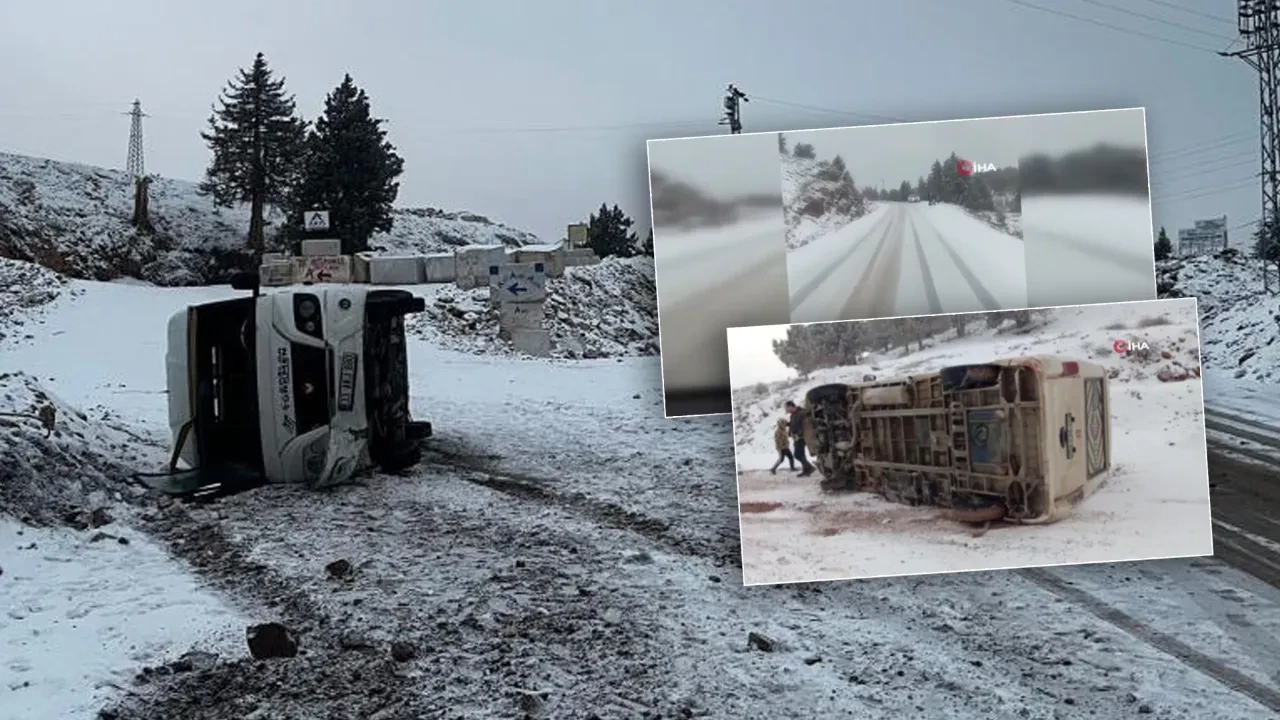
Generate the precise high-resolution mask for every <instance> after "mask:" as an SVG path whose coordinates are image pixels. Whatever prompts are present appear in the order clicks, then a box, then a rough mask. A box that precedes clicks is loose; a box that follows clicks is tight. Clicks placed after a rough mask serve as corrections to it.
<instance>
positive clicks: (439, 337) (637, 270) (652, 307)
mask: <svg viewBox="0 0 1280 720" xmlns="http://www.w3.org/2000/svg"><path fill="white" fill-rule="evenodd" d="M413 291H414V292H416V293H418V294H419V295H420V296H422V297H423V298H424V299H426V301H427V311H426V313H425V314H424V315H421V316H414V317H412V318H410V319H409V321H408V322H409V327H410V328H411V329H412V330H414V331H416V332H418V333H419V334H420V335H421V336H422V337H424V338H427V339H430V340H433V341H435V342H440V343H444V344H448V345H450V346H451V347H454V348H457V349H459V350H465V351H470V352H473V353H476V354H480V355H487V354H494V353H499V354H505V355H515V354H518V353H517V351H516V350H515V349H514V348H513V347H512V346H511V343H510V342H509V341H507V340H504V339H502V338H501V337H499V332H498V331H499V327H498V325H499V323H498V310H497V308H495V307H493V305H492V303H491V302H490V296H489V289H488V288H487V287H486V288H480V289H477V290H469V291H465V290H459V289H458V288H456V287H455V286H453V285H444V284H440V285H424V286H418V287H415V288H413ZM654 294H655V288H654V281H653V259H652V258H649V257H633V258H605V259H604V260H603V261H602V262H600V263H598V264H595V265H580V266H576V267H569V268H565V273H564V276H563V277H559V278H549V279H548V280H547V299H546V302H544V303H543V311H544V315H545V317H544V325H545V327H546V329H547V332H548V333H549V334H550V336H551V352H552V355H553V356H555V357H568V358H588V359H590V358H601V357H618V356H624V355H657V354H658V314H657V304H656V302H655V301H654Z"/></svg>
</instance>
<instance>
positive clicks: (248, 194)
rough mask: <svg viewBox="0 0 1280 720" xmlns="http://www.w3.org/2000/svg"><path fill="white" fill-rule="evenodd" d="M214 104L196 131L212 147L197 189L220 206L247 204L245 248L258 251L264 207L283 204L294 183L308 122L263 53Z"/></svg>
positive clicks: (263, 224)
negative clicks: (205, 128) (204, 124)
mask: <svg viewBox="0 0 1280 720" xmlns="http://www.w3.org/2000/svg"><path fill="white" fill-rule="evenodd" d="M218 104H219V107H216V108H214V111H213V114H212V115H210V117H209V130H208V131H207V132H202V133H200V137H202V138H203V139H204V141H205V142H206V143H207V144H208V145H209V149H210V150H211V151H213V160H212V162H211V163H210V164H209V167H208V169H207V170H206V171H205V181H204V182H203V183H201V185H200V190H201V192H203V193H205V194H207V195H209V196H211V197H212V198H213V200H214V202H215V203H216V204H218V205H220V206H222V207H231V206H232V205H234V204H235V203H237V202H247V203H249V206H250V214H249V249H250V250H251V251H253V252H254V253H261V252H262V250H263V247H264V235H265V228H266V222H265V213H266V208H267V205H268V204H272V205H279V204H282V203H284V202H285V201H286V199H287V197H288V192H289V189H290V188H291V187H292V186H293V185H294V184H295V183H296V181H297V177H298V171H299V169H300V167H301V161H302V154H303V146H304V141H305V138H306V123H304V122H303V121H302V120H301V119H300V118H298V117H297V116H296V115H295V111H296V105H295V103H294V99H293V96H291V95H286V94H285V89H284V78H280V79H275V78H273V77H272V73H271V69H270V68H269V67H267V59H266V58H265V57H264V56H263V54H262V53H258V55H257V57H255V58H254V60H253V66H252V67H251V68H250V69H249V70H243V69H242V70H240V71H239V78H238V79H237V80H235V81H234V82H230V83H228V84H227V87H226V89H225V90H224V91H223V92H222V94H221V95H220V96H219V97H218Z"/></svg>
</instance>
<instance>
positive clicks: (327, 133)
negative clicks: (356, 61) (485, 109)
mask: <svg viewBox="0 0 1280 720" xmlns="http://www.w3.org/2000/svg"><path fill="white" fill-rule="evenodd" d="M384 122H385V121H384V120H382V119H380V118H375V117H373V115H372V114H371V113H370V111H369V97H368V95H366V94H365V91H364V90H362V89H361V88H359V87H357V86H356V84H355V82H354V81H352V79H351V76H350V75H345V76H344V77H343V78H342V84H340V85H338V87H336V88H334V90H333V91H332V92H330V93H329V95H328V97H326V98H325V101H324V114H323V115H321V116H320V117H319V118H318V119H317V120H316V122H315V127H314V128H312V130H311V132H310V133H309V134H308V136H307V152H306V162H305V164H304V170H303V175H302V180H301V183H300V184H299V186H298V188H297V189H296V192H295V193H294V195H293V197H291V198H290V205H291V208H290V211H291V212H290V215H291V217H292V218H293V219H294V220H295V221H296V222H300V221H301V216H302V212H303V211H306V210H328V211H329V220H330V223H331V227H332V228H333V233H334V235H336V236H337V237H338V238H339V239H341V240H342V252H343V253H345V254H354V253H357V252H362V251H364V250H368V249H369V238H370V237H372V236H373V234H374V233H377V232H387V231H389V230H391V224H392V212H391V206H392V204H393V203H394V202H395V200H396V196H397V195H398V194H399V192H400V183H398V182H397V181H396V179H397V178H398V177H400V174H401V173H402V172H403V171H404V160H403V159H401V158H400V156H399V155H397V154H396V150H395V147H394V146H392V144H391V143H390V142H387V131H386V130H385V129H383V127H382V124H383V123H384Z"/></svg>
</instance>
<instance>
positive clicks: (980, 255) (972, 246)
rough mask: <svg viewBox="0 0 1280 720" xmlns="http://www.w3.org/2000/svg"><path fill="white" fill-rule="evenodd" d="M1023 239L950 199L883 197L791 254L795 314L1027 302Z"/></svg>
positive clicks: (884, 313)
mask: <svg viewBox="0 0 1280 720" xmlns="http://www.w3.org/2000/svg"><path fill="white" fill-rule="evenodd" d="M1024 264H1025V263H1024V253H1023V246H1022V241H1021V240H1019V239H1018V238H1016V237H1014V236H1012V235H1006V234H1004V233H1001V232H999V231H997V230H994V229H992V228H991V227H989V226H987V225H986V224H985V223H983V222H982V221H981V220H978V219H975V218H973V217H970V216H969V215H967V214H966V213H965V212H964V211H963V210H961V209H960V208H957V207H954V206H951V205H935V206H929V205H927V204H923V203H882V204H881V206H880V207H879V208H877V209H876V210H875V211H873V212H871V213H869V214H868V215H866V216H864V217H862V218H859V219H858V220H855V221H854V222H852V223H850V224H849V225H847V226H845V227H844V228H841V229H840V230H837V231H836V232H833V233H831V234H829V235H827V236H826V237H824V238H821V239H818V240H815V241H813V242H811V243H809V244H808V245H805V246H804V247H801V248H799V249H797V250H793V251H791V252H789V253H788V254H787V273H788V278H789V284H790V292H791V303H790V307H791V322H821V321H826V320H849V319H852V320H859V319H868V318H880V317H893V316H900V315H923V314H928V313H948V312H972V311H978V310H999V309H1005V308H1020V307H1026V298H1027V287H1026V270H1025V267H1024Z"/></svg>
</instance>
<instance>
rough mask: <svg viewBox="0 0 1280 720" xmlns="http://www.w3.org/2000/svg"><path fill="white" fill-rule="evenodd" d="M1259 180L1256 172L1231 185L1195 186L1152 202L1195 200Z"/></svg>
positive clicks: (1240, 187)
mask: <svg viewBox="0 0 1280 720" xmlns="http://www.w3.org/2000/svg"><path fill="white" fill-rule="evenodd" d="M1258 182H1259V179H1258V176H1257V175H1256V174H1255V175H1252V176H1250V177H1248V178H1242V179H1240V180H1237V181H1233V182H1232V183H1231V184H1230V185H1219V186H1218V187H1213V188H1193V189H1191V190H1186V191H1183V192H1179V193H1174V194H1172V195H1161V196H1159V197H1154V198H1152V199H1151V202H1153V203H1156V202H1164V201H1165V200H1193V199H1195V198H1201V197H1210V196H1213V195H1221V194H1222V193H1225V192H1231V191H1234V190H1241V189H1244V188H1246V187H1249V186H1251V185H1256V184H1257V183H1258Z"/></svg>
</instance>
